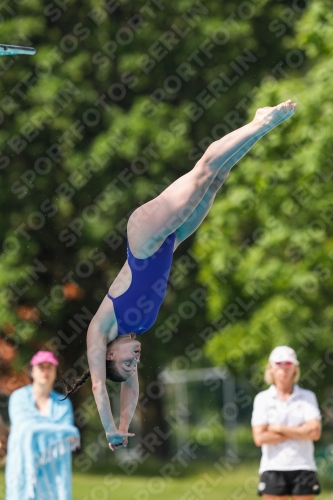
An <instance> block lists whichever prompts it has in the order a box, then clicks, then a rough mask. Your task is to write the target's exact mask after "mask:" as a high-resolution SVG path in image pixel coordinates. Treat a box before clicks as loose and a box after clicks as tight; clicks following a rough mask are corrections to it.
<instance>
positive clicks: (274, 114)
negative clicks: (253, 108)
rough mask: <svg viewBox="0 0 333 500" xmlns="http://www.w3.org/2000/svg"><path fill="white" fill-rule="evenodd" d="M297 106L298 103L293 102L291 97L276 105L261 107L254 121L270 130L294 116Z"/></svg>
mask: <svg viewBox="0 0 333 500" xmlns="http://www.w3.org/2000/svg"><path fill="white" fill-rule="evenodd" d="M296 108H297V104H296V103H293V102H292V101H291V99H289V100H288V101H286V102H282V103H281V104H278V105H277V106H274V107H270V106H266V107H265V108H259V109H258V110H257V112H256V114H255V117H254V120H253V121H255V122H257V123H259V124H260V126H261V127H263V128H264V129H267V131H268V130H271V129H273V128H274V127H276V126H277V125H279V124H280V123H282V122H284V121H285V120H287V119H288V118H289V117H290V116H292V115H293V114H294V113H295V111H296Z"/></svg>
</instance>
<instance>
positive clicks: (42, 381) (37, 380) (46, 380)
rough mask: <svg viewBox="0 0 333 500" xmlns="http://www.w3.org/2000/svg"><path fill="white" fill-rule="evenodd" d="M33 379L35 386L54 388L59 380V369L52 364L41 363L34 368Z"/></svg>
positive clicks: (32, 371)
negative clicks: (57, 379)
mask: <svg viewBox="0 0 333 500" xmlns="http://www.w3.org/2000/svg"><path fill="white" fill-rule="evenodd" d="M31 377H32V380H33V383H34V384H38V385H44V386H49V387H53V384H54V382H55V380H56V378H57V368H56V366H55V365H53V364H52V363H47V362H46V363H39V364H38V365H34V366H33V367H32V370H31Z"/></svg>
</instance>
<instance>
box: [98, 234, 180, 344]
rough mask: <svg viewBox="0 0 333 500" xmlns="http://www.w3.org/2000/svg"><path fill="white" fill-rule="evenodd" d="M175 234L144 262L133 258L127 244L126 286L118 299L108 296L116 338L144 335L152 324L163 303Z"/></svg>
mask: <svg viewBox="0 0 333 500" xmlns="http://www.w3.org/2000/svg"><path fill="white" fill-rule="evenodd" d="M175 239H176V233H172V234H170V235H169V236H168V237H167V238H166V240H165V241H164V242H163V244H162V246H161V247H160V248H159V249H158V250H157V252H155V253H154V254H153V255H151V256H150V257H148V258H146V259H137V258H135V257H134V255H133V254H132V252H131V250H130V248H129V245H128V244H127V260H128V264H129V267H130V269H131V272H132V282H131V284H130V287H129V288H128V289H127V290H126V292H124V293H123V294H122V295H119V297H111V295H109V294H108V297H109V299H111V300H112V302H113V307H114V312H115V315H116V318H117V323H118V335H124V334H126V333H132V332H134V333H136V334H137V335H140V334H141V333H144V332H146V331H147V330H148V329H149V328H150V327H151V326H152V325H153V324H154V323H155V321H156V318H157V315H158V311H159V309H160V307H161V304H162V302H163V300H164V297H165V293H166V286H167V281H168V277H169V273H170V268H171V264H172V257H173V248H174V244H175Z"/></svg>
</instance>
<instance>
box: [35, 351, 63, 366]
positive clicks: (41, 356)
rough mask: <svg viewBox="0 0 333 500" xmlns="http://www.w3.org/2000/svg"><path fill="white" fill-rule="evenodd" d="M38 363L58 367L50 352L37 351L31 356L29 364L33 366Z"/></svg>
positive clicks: (57, 362)
mask: <svg viewBox="0 0 333 500" xmlns="http://www.w3.org/2000/svg"><path fill="white" fill-rule="evenodd" d="M40 363H52V365H55V366H58V364H59V361H58V360H57V358H56V357H55V355H54V354H53V352H51V351H38V352H36V354H34V356H32V358H31V361H30V364H31V366H35V365H39V364H40Z"/></svg>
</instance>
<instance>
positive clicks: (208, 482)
mask: <svg viewBox="0 0 333 500" xmlns="http://www.w3.org/2000/svg"><path fill="white" fill-rule="evenodd" d="M169 464H170V462H169ZM229 469H232V470H227V468H225V469H224V470H223V473H222V474H221V473H220V474H219V473H218V472H217V471H216V470H214V468H213V467H212V465H211V466H210V465H209V464H205V465H204V466H202V465H201V470H200V471H198V470H193V471H192V472H191V471H190V472H189V473H187V475H186V476H185V477H184V476H181V477H177V478H162V477H161V474H156V475H152V476H136V475H134V476H130V477H128V476H126V475H120V474H113V472H112V471H110V473H109V476H108V475H107V473H106V474H103V473H99V474H90V473H89V474H88V473H87V474H81V473H74V474H73V500H109V499H110V500H111V499H112V500H125V499H126V500H132V499H133V500H155V499H156V500H255V499H256V500H258V498H259V497H258V496H257V495H256V486H257V481H258V473H257V470H258V464H257V463H253V464H242V465H237V466H234V465H232V466H230V465H229ZM176 470H177V467H176ZM2 472H3V471H2ZM322 482H323V481H322ZM2 486H3V473H2V474H1V477H0V487H1V488H0V491H1V490H2ZM319 498H320V500H332V498H333V496H332V492H331V489H330V488H329V485H326V487H324V488H323V492H322V494H321V495H320V497H319Z"/></svg>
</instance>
